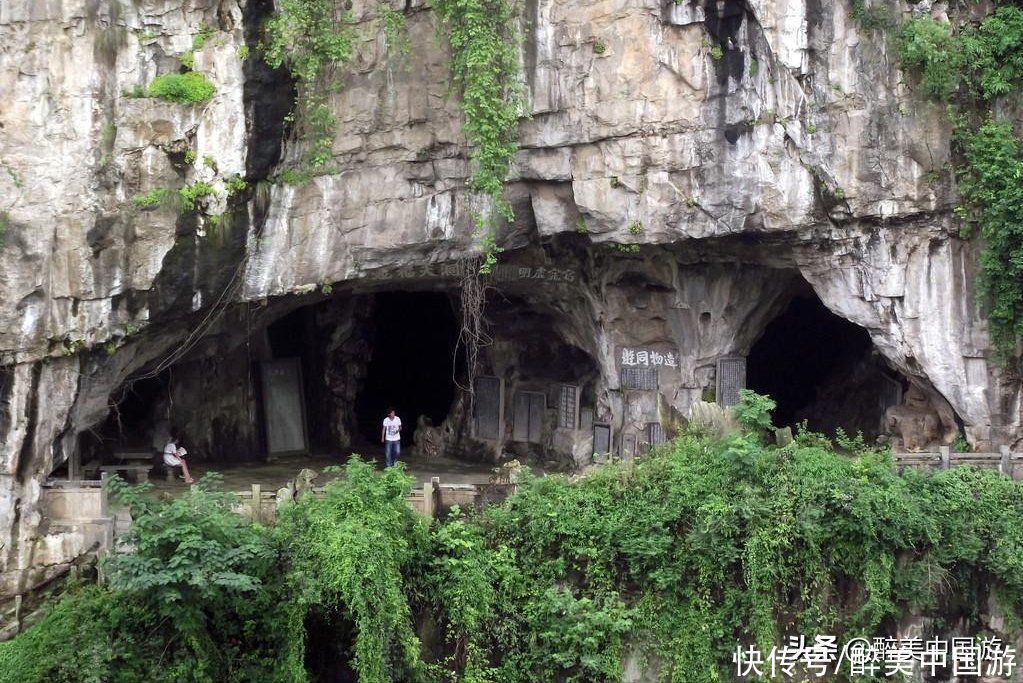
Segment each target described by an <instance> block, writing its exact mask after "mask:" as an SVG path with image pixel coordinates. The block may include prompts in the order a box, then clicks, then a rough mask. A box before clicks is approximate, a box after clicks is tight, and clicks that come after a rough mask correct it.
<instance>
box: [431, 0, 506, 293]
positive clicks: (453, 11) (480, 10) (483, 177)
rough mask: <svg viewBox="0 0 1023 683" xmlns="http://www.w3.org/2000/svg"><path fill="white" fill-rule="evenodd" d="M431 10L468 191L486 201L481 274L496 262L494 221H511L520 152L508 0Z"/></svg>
mask: <svg viewBox="0 0 1023 683" xmlns="http://www.w3.org/2000/svg"><path fill="white" fill-rule="evenodd" d="M431 7H433V10H434V11H435V12H436V13H437V15H438V16H439V17H440V19H441V21H442V25H443V27H444V28H445V29H446V32H447V38H448V42H449V43H450V44H451V73H452V75H453V77H454V80H455V82H456V83H457V84H458V85H459V86H460V88H461V91H462V111H463V113H464V115H465V122H464V129H465V133H466V137H467V138H468V139H469V142H470V144H472V177H471V178H470V179H469V188H470V189H471V190H472V191H474V192H478V193H480V194H482V195H485V196H486V197H488V198H489V200H490V205H491V210H490V212H489V215H483V214H480V215H478V216H477V217H476V233H477V235H479V236H481V240H482V245H481V246H482V248H483V250H484V254H485V258H484V265H483V268H481V272H484V273H488V272H490V269H491V267H492V266H493V264H494V262H495V261H496V254H497V244H496V241H495V240H494V238H493V236H494V222H495V221H496V220H497V219H498V218H499V217H500V218H504V219H505V220H511V219H512V218H513V215H512V208H511V204H510V203H508V201H507V200H505V199H504V197H503V194H502V191H503V189H504V181H505V179H506V178H507V177H508V172H509V169H510V166H511V159H512V156H513V155H514V154H515V152H516V150H517V149H518V143H517V133H518V112H519V108H520V106H521V103H522V92H521V85H520V82H519V75H520V74H519V61H518V41H519V35H518V32H517V30H516V27H515V14H514V11H513V4H512V2H511V1H510V0H432V2H431Z"/></svg>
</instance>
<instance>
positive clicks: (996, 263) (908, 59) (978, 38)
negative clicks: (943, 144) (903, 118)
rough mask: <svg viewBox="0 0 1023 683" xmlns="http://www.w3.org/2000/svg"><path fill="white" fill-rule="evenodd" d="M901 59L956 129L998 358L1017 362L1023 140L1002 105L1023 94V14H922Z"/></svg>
mask: <svg viewBox="0 0 1023 683" xmlns="http://www.w3.org/2000/svg"><path fill="white" fill-rule="evenodd" d="M898 49H899V57H900V60H901V61H902V64H903V66H904V67H906V68H907V69H908V70H909V71H910V72H912V73H913V74H914V75H915V76H916V77H917V87H918V88H919V90H920V91H921V92H922V93H923V94H924V95H926V96H927V97H928V98H929V99H932V100H935V101H938V102H943V103H945V104H947V105H948V109H949V114H950V117H951V118H952V121H953V123H954V125H955V137H954V139H953V140H954V143H955V144H956V146H957V147H958V152H959V157H960V159H961V163H960V164H959V165H958V166H957V168H956V173H957V176H958V178H957V179H958V181H959V190H960V193H961V196H962V203H961V205H960V206H959V207H957V209H956V214H957V215H958V216H959V217H960V218H961V219H962V220H963V228H962V232H963V234H964V236H969V235H970V234H971V233H979V234H980V235H981V237H983V238H984V241H985V246H984V249H983V251H982V252H981V255H980V272H979V276H978V284H979V289H980V293H981V296H982V297H983V299H984V302H985V304H986V305H987V317H988V321H989V322H990V326H991V337H992V340H993V341H994V345H995V348H996V351H997V352H998V354H999V355H1000V356H1001V357H1002V358H1009V357H1011V356H1013V355H1014V353H1015V351H1016V349H1017V347H1018V342H1019V339H1020V338H1021V337H1023V230H1021V229H1020V225H1021V221H1023V189H1021V186H1020V178H1021V177H1023V141H1021V140H1020V138H1019V136H1018V135H1017V134H1016V132H1015V131H1014V129H1013V125H1012V120H1011V117H1006V116H1005V115H1004V110H1003V108H1001V107H999V104H1000V102H1001V101H1002V98H1005V97H1006V96H1011V95H1013V94H1018V93H1019V92H1020V89H1021V87H1023V9H1021V8H1019V7H1015V6H1002V7H998V8H996V9H995V10H994V11H992V12H991V13H990V14H989V15H988V16H986V17H984V18H983V19H982V20H981V21H980V22H979V23H976V24H974V23H965V24H963V25H961V26H958V27H953V26H952V25H950V24H948V23H946V22H942V21H938V20H936V19H934V18H932V17H930V16H927V15H922V16H918V17H915V18H913V19H910V20H909V21H907V22H906V23H905V24H904V25H903V26H902V27H901V29H900V31H899V36H898Z"/></svg>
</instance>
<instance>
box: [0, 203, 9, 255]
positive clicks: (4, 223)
mask: <svg viewBox="0 0 1023 683" xmlns="http://www.w3.org/2000/svg"><path fill="white" fill-rule="evenodd" d="M10 229H11V215H10V214H9V213H7V212H6V211H0V247H2V246H3V245H4V243H5V242H6V241H7V231H8V230H10Z"/></svg>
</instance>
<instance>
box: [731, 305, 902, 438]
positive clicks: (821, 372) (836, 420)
mask: <svg viewBox="0 0 1023 683" xmlns="http://www.w3.org/2000/svg"><path fill="white" fill-rule="evenodd" d="M747 386H748V387H749V388H750V389H752V390H754V391H756V392H757V393H760V394H768V395H770V396H771V397H772V398H773V399H774V400H775V401H776V402H777V404H778V406H777V408H776V409H775V413H774V423H775V424H776V425H777V426H793V425H796V424H798V423H800V422H802V421H804V420H805V421H806V422H807V424H808V426H809V428H810V429H812V430H814V431H819V432H823V433H827V434H832V433H834V431H835V429H837V428H839V427H841V428H842V429H844V430H845V431H846V432H848V433H850V434H855V433H856V432H857V431H862V432H863V433H864V435H865V436H867V437H868V438H873V437H875V436H877V435H878V434H879V433H881V432H882V431H883V421H884V414H885V411H886V410H887V408H888V407H889V406H891V405H894V404H896V403H898V402H899V401H900V400H901V397H902V391H903V389H904V387H905V383H904V381H903V380H902V378H901V377H899V376H898V375H897V374H896V373H894V372H893V371H892V370H890V369H889V368H888V366H887V364H886V363H885V361H884V359H883V358H881V356H880V354H879V353H878V352H877V351H876V349H875V348H874V346H873V343H872V342H871V339H870V335H869V334H868V333H867V331H866V330H865V329H863V328H862V327H859V326H858V325H855V324H854V323H851V322H849V321H848V320H845V319H843V318H841V317H839V316H837V315H835V314H834V313H832V312H831V311H829V310H828V309H827V308H826V307H825V306H824V304H823V303H821V300H820V299H819V298H818V297H817V296H816V294H814V293H813V291H812V290H811V289H810V287H809V286H808V285H806V286H805V287H804V288H802V289H800V290H799V291H798V293H797V294H796V295H795V296H793V298H792V299H791V300H790V302H789V303H788V305H787V306H786V308H785V309H784V310H783V311H782V313H781V314H780V315H778V316H777V317H776V318H775V319H774V320H772V321H771V322H770V323H769V324H768V325H767V327H766V328H765V329H764V331H763V333H762V334H761V336H760V338H759V339H758V340H757V341H756V342H755V343H754V344H753V347H752V348H751V349H750V353H749V356H748V358H747Z"/></svg>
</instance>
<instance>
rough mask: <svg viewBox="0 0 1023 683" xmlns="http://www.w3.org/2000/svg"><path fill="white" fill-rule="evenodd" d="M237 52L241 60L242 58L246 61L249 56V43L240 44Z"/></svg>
mask: <svg viewBox="0 0 1023 683" xmlns="http://www.w3.org/2000/svg"><path fill="white" fill-rule="evenodd" d="M235 54H237V55H238V59H240V60H242V61H243V62H244V61H245V60H246V59H248V58H249V46H248V45H239V46H238V49H237V50H235Z"/></svg>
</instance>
